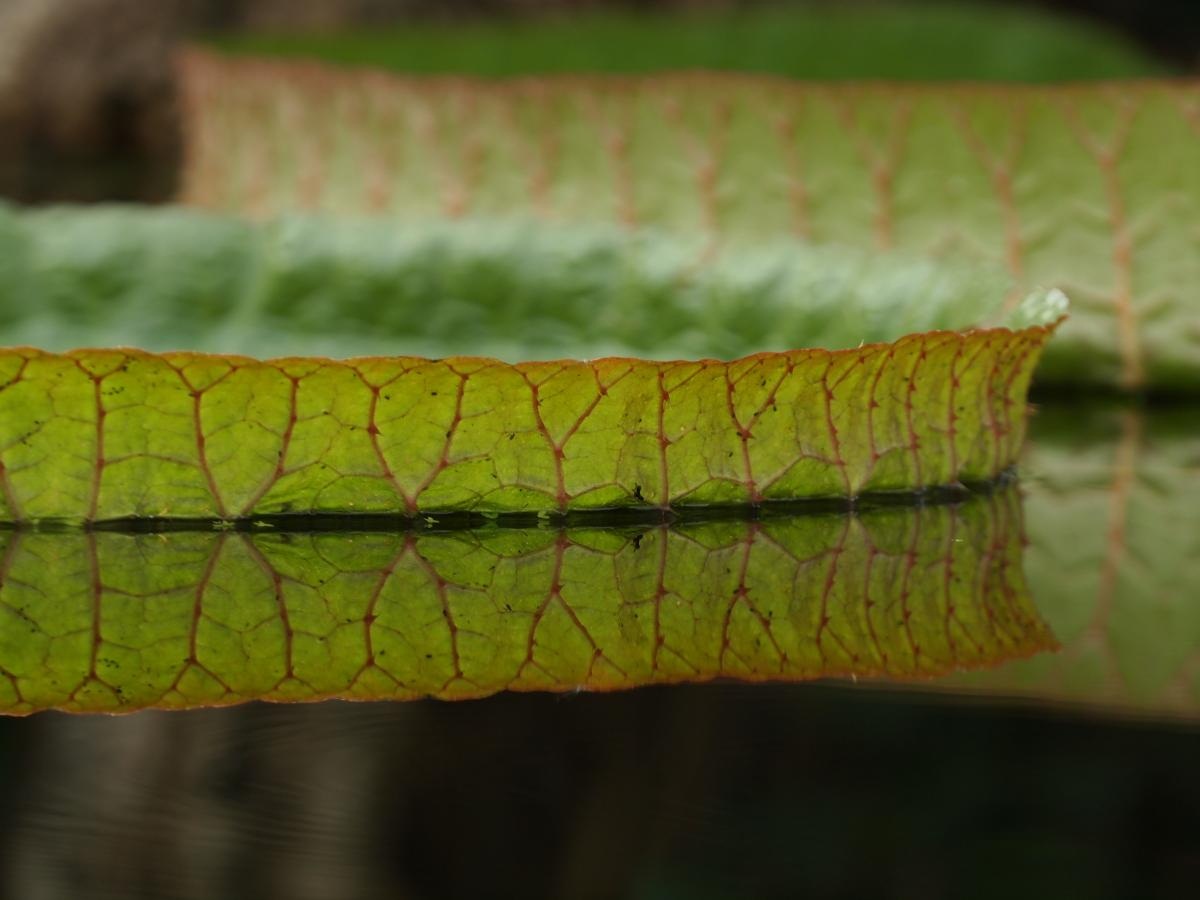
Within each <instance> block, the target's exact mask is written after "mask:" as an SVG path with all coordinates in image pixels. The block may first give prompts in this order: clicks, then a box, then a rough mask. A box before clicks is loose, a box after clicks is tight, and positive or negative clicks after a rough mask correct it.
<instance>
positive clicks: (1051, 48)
mask: <svg viewBox="0 0 1200 900" xmlns="http://www.w3.org/2000/svg"><path fill="white" fill-rule="evenodd" d="M213 43H214V45H215V46H217V47H219V48H220V49H221V50H222V51H224V52H227V53H233V54H238V55H251V56H286V57H301V58H310V59H323V60H328V61H330V62H338V63H349V64H353V65H361V66H374V67H380V68H387V69H394V70H397V71H403V72H421V73H430V74H435V73H449V72H455V73H464V74H472V75H487V76H512V75H531V74H543V73H550V72H562V73H569V72H625V73H633V72H657V71H662V70H665V69H730V70H739V71H748V72H762V73H768V74H774V75H785V76H788V77H791V78H808V79H814V80H816V79H820V80H826V79H845V78H853V79H862V78H878V79H912V80H923V81H929V80H943V79H960V80H973V81H993V80H999V81H1061V80H1064V79H1083V78H1133V77H1138V76H1147V75H1156V74H1162V70H1161V67H1160V66H1159V65H1158V64H1157V63H1155V62H1154V61H1153V60H1151V59H1150V58H1149V57H1148V56H1147V55H1145V54H1144V53H1143V52H1141V51H1140V50H1139V49H1138V48H1136V47H1135V46H1133V45H1132V44H1130V43H1128V42H1126V41H1125V40H1123V39H1122V38H1121V37H1119V36H1117V35H1115V34H1112V33H1109V32H1107V31H1105V30H1103V29H1101V28H1097V27H1095V26H1092V25H1091V24H1089V23H1087V22H1085V21H1082V20H1072V19H1064V18H1058V17H1055V16H1052V15H1049V14H1047V13H1043V12H1040V11H1038V10H1035V9H1019V10H1017V9H1004V8H1000V7H997V6H990V5H988V4H986V3H982V4H981V3H970V4H963V3H955V4H949V3H942V4H924V3H904V4H903V5H890V4H880V5H875V4H869V5H868V4H855V5H853V6H852V7H850V8H846V7H839V6H837V5H834V4H821V5H815V4H801V3H795V2H793V3H790V4H788V5H786V6H784V5H781V4H776V5H767V6H763V5H759V6H757V7H756V6H750V7H748V8H745V9H738V10H724V11H717V12H709V11H693V12H690V13H680V12H678V11H676V12H673V13H671V14H670V15H661V14H660V15H650V14H642V15H629V14H620V13H613V12H607V13H599V14H597V13H592V14H579V15H572V16H570V17H563V18H541V19H534V20H518V21H508V22H495V21H492V22H487V21H481V22H469V21H468V22H462V21H457V22H454V23H453V24H443V25H438V24H427V23H408V24H406V25H405V26H403V27H398V28H383V29H380V28H373V29H371V30H369V31H367V30H357V31H338V32H313V33H277V34H263V33H259V34H255V33H243V34H237V35H231V36H228V37H222V38H219V39H215V40H214V41H213Z"/></svg>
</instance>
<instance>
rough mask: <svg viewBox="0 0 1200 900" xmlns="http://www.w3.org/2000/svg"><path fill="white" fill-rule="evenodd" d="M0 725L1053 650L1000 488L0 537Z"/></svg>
mask: <svg viewBox="0 0 1200 900" xmlns="http://www.w3.org/2000/svg"><path fill="white" fill-rule="evenodd" d="M0 540H2V541H3V543H4V555H3V568H2V569H0V577H2V582H0V674H2V675H3V677H2V678H0V694H2V695H3V706H4V708H5V709H7V710H8V711H9V712H15V713H22V712H30V711H34V710H37V709H44V708H52V707H53V708H64V709H76V710H130V709H136V708H140V707H145V706H151V705H161V706H169V707H188V706H196V705H209V704H229V703H236V702H239V701H242V700H245V699H249V698H254V697H264V698H269V699H278V700H298V699H316V698H320V697H328V696H345V697H357V698H408V697H417V696H422V695H426V694H433V695H436V696H441V697H470V696H480V695H486V694H490V693H493V692H495V691H498V690H502V689H516V690H571V689H575V688H584V689H595V690H607V689H615V688H624V687H633V686H637V685H644V684H653V683H666V682H678V681H700V680H707V679H711V678H714V677H733V678H741V679H748V680H756V681H757V680H784V681H795V680H808V679H814V678H821V677H826V676H843V677H845V676H852V677H858V676H870V677H884V678H892V679H912V678H928V677H933V676H937V675H941V674H944V673H946V672H950V671H954V670H957V669H960V668H977V667H980V666H989V665H994V664H996V663H999V662H1001V661H1003V660H1005V659H1009V658H1011V657H1014V656H1027V655H1029V654H1031V653H1035V652H1037V651H1038V650H1041V649H1045V648H1047V647H1048V646H1050V645H1052V644H1053V639H1052V638H1051V636H1050V633H1049V632H1048V631H1047V630H1046V628H1045V627H1044V626H1043V625H1042V623H1041V620H1040V619H1039V617H1038V616H1037V614H1036V612H1035V611H1034V608H1033V607H1032V606H1031V604H1030V601H1029V597H1028V595H1027V592H1026V588H1025V584H1024V579H1023V576H1022V574H1021V566H1020V554H1021V532H1020V507H1019V500H1018V498H1017V494H1016V490H1015V489H1014V488H1008V489H1005V490H1003V491H1000V492H998V493H996V494H993V495H990V496H976V497H972V498H971V499H970V500H968V501H966V502H963V503H961V504H959V505H945V506H928V507H887V508H880V509H876V510H872V511H867V512H864V513H861V514H859V515H857V516H843V515H812V516H805V517H798V518H771V519H766V520H763V521H760V522H755V523H748V522H737V521H714V522H709V523H705V524H691V525H686V526H681V527H679V528H674V529H673V528H666V527H656V528H649V529H645V530H637V529H633V530H624V531H621V532H614V531H600V530H594V529H572V530H567V531H556V530H550V529H540V530H532V531H531V530H517V529H511V530H509V529H500V528H492V529H489V530H487V531H483V532H469V531H463V532H444V533H408V534H372V533H361V532H360V533H325V534H313V533H305V534H297V533H276V534H272V533H255V534H245V533H241V532H236V533H219V534H218V533H211V532H171V533H165V534H158V535H152V534H142V535H135V534H123V533H113V532H103V531H102V532H76V531H68V532H60V533H36V532H6V533H3V534H2V535H0Z"/></svg>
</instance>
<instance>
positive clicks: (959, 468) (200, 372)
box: [0, 325, 1054, 523]
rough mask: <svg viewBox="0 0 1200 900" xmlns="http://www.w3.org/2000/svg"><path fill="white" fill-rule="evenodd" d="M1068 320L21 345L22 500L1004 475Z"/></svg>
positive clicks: (3, 356)
mask: <svg viewBox="0 0 1200 900" xmlns="http://www.w3.org/2000/svg"><path fill="white" fill-rule="evenodd" d="M1053 328H1054V326H1053V325H1031V326H1030V327H1027V328H1025V329H1022V330H1010V329H992V330H982V331H971V332H965V333H956V332H932V333H928V334H921V335H910V336H906V337H903V338H901V339H900V340H898V341H896V342H894V343H892V344H875V345H864V346H862V347H859V348H856V349H853V350H842V351H825V350H800V351H792V352H787V353H764V354H757V355H754V356H750V357H746V358H744V359H740V360H737V361H734V362H729V363H725V362H718V361H715V360H703V361H698V362H661V363H660V362H648V361H643V360H634V359H623V358H612V359H601V360H595V361H592V362H571V361H556V362H544V363H521V364H518V365H510V364H507V363H502V362H499V361H497V360H491V359H482V358H473V357H458V358H449V359H443V360H426V359H419V358H405V357H379V358H363V359H356V360H348V361H334V360H328V359H313V358H307V359H306V358H298V359H282V360H275V361H269V362H261V361H257V360H253V359H249V358H244V357H225V356H207V355H201V354H189V353H176V354H163V355H155V354H150V353H144V352H140V351H132V350H130V351H121V350H82V351H74V352H71V353H67V354H52V353H45V352H42V351H38V350H22V349H17V350H5V351H0V521H9V522H40V521H47V520H50V521H64V522H74V523H80V522H82V523H86V522H95V521H103V520H113V519H126V518H139V517H159V518H198V519H222V520H228V519H237V518H246V517H254V516H263V515H279V514H311V513H399V514H406V515H416V514H419V513H438V512H461V511H474V512H483V513H502V512H521V511H529V512H546V513H552V512H567V511H574V510H584V509H606V508H614V507H650V508H655V507H656V508H659V509H667V508H671V507H676V506H685V505H713V504H757V503H761V502H763V501H768V500H776V499H781V500H790V499H797V498H806V497H849V498H853V497H857V496H859V495H861V494H864V493H871V492H892V491H917V490H921V489H924V488H928V487H935V486H943V485H953V484H958V483H971V482H982V481H988V480H990V479H993V478H995V477H996V476H998V475H999V474H1001V473H1002V472H1003V471H1005V470H1006V469H1007V468H1009V467H1010V466H1011V465H1012V464H1013V463H1014V462H1015V461H1016V458H1017V454H1018V452H1019V450H1020V447H1021V442H1022V439H1023V435H1024V427H1025V396H1026V393H1027V390H1028V385H1029V381H1030V377H1031V375H1032V372H1033V369H1034V366H1035V365H1036V363H1037V359H1038V356H1039V354H1040V351H1041V348H1042V346H1043V344H1044V343H1045V341H1046V340H1047V338H1048V337H1049V336H1050V334H1051V333H1052V331H1053Z"/></svg>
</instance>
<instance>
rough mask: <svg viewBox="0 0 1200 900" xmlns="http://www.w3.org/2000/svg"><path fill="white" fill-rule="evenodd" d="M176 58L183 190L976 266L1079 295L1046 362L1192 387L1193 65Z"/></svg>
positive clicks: (211, 197) (206, 200)
mask: <svg viewBox="0 0 1200 900" xmlns="http://www.w3.org/2000/svg"><path fill="white" fill-rule="evenodd" d="M183 75H184V77H183V89H184V93H185V96H186V97H187V104H186V109H187V110H188V113H189V121H188V128H187V132H188V143H189V146H188V160H187V165H186V166H185V173H184V190H183V197H184V200H185V202H188V203H194V204H198V205H203V206H206V207H208V208H213V209H221V210H227V211H237V212H242V213H248V214H251V215H258V216H262V215H276V214H279V213H292V212H297V211H323V212H328V213H333V214H343V215H344V214H352V215H353V214H360V215H361V214H376V215H387V216H389V217H398V218H402V219H409V220H414V221H422V220H428V219H430V218H436V217H447V218H457V219H467V220H474V219H487V218H495V217H511V216H525V217H530V218H537V219H543V220H548V221H552V222H555V223H559V222H563V223H571V222H583V223H587V224H592V225H595V224H598V223H604V222H609V223H612V222H616V223H620V224H623V225H624V226H626V227H628V228H630V229H635V228H636V229H641V228H645V227H651V228H654V229H661V230H665V231H668V232H678V233H684V234H700V235H704V236H706V237H707V238H709V245H710V247H713V248H715V247H717V246H720V245H722V244H728V245H744V244H747V243H748V244H750V245H754V244H756V243H760V242H762V241H763V240H773V239H777V238H780V237H787V236H792V237H796V238H799V239H802V240H805V241H818V242H828V243H834V244H845V245H849V246H856V247H861V248H869V249H872V250H890V249H895V250H899V251H903V252H906V253H910V254H914V255H920V256H933V257H938V258H945V257H958V258H966V259H971V260H974V261H987V262H989V263H991V264H993V265H996V266H999V267H1003V268H1005V269H1007V271H1008V273H1009V274H1010V276H1011V277H1012V278H1013V279H1014V280H1015V281H1016V282H1017V283H1019V284H1049V285H1055V286H1058V287H1061V288H1063V289H1064V290H1065V291H1067V293H1068V294H1070V295H1071V296H1072V298H1073V299H1074V300H1076V315H1075V317H1074V319H1073V320H1072V321H1071V323H1070V324H1069V325H1068V326H1067V328H1066V330H1065V332H1064V340H1063V341H1061V342H1060V343H1059V344H1058V345H1056V347H1055V348H1054V350H1053V351H1052V353H1051V354H1050V356H1049V357H1048V359H1047V365H1046V367H1045V371H1044V372H1043V377H1045V378H1047V379H1055V380H1060V381H1069V382H1080V381H1083V382H1105V383H1109V384H1119V385H1121V386H1123V387H1126V388H1136V387H1140V386H1143V385H1145V384H1148V383H1149V384H1158V385H1161V384H1170V385H1189V386H1192V387H1194V386H1195V385H1196V384H1197V383H1198V382H1200V335H1198V333H1197V331H1196V328H1195V310H1196V293H1195V291H1196V287H1195V286H1196V284H1198V283H1200V254H1197V253H1196V245H1195V237H1194V235H1195V231H1196V223H1197V221H1198V219H1200V205H1198V203H1197V198H1200V166H1197V165H1196V162H1195V161H1196V159H1197V156H1198V153H1197V150H1198V148H1200V105H1198V104H1197V96H1196V91H1195V89H1194V86H1191V85H1186V84H1174V83H1170V82H1161V83H1155V82H1131V83H1126V84H1120V85H1116V84H1104V85H1099V86H1095V87H1092V86H1081V85H1069V86H1055V87H1045V88H1043V87H1020V86H1008V87H1005V88H996V87H979V86H967V87H964V86H961V85H958V86H927V85H923V86H904V85H886V86H880V85H869V84H868V85H835V86H828V85H824V86H814V85H811V84H804V83H789V82H786V81H778V80H769V79H762V78H755V77H752V76H741V75H732V74H728V75H718V74H711V73H709V74H700V75H697V74H684V75H662V76H650V77H633V78H625V79H622V78H612V79H605V78H595V77H592V78H589V77H563V78H542V79H523V80H516V81H510V82H486V81H471V80H464V79H441V80H438V79H433V80H430V79H407V80H406V79H403V78H399V77H394V76H387V75H381V74H380V73H377V72H363V71H353V70H339V69H336V68H332V67H321V66H320V65H316V64H311V63H308V64H295V63H272V62H265V61H262V60H229V59H221V58H220V57H218V56H215V55H210V54H193V55H191V56H189V57H188V58H187V59H186V60H185V64H184V66H183ZM300 135H302V136H303V137H302V138H299V137H298V136H300ZM1080 210H1088V211H1089V214H1087V215H1080ZM1093 213H1094V214H1093ZM704 262H705V257H704V255H703V254H700V255H698V256H697V259H696V265H697V267H702V266H703V264H704ZM1019 293H1020V292H1014V293H1013V297H1014V298H1015V297H1017V296H1019ZM910 302H911V301H910ZM989 312H991V310H990V309H984V310H979V315H980V316H983V315H986V314H987V313H989ZM756 349H757V348H756Z"/></svg>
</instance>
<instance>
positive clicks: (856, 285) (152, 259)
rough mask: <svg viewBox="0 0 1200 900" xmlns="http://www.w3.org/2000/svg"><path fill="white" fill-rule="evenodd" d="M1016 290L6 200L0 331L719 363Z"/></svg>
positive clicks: (850, 265) (593, 229)
mask: <svg viewBox="0 0 1200 900" xmlns="http://www.w3.org/2000/svg"><path fill="white" fill-rule="evenodd" d="M701 260H704V265H702V266H698V265H697V263H698V262H699V261H701ZM1012 287H1013V285H1012V282H1011V279H1010V278H1008V276H1007V275H1006V274H1005V273H1004V272H1003V271H1001V270H990V269H988V268H987V267H981V266H977V265H973V264H971V265H967V264H956V263H954V262H953V261H934V260H925V259H919V258H917V259H914V258H911V257H906V256H903V255H901V254H873V253H864V252H861V251H855V250H852V249H846V248H828V247H809V246H797V245H795V244H793V243H790V242H784V241H775V242H771V243H764V244H763V245H760V246H757V247H754V248H741V249H738V250H737V251H733V250H725V251H721V252H716V253H713V252H711V248H709V247H708V246H707V242H706V241H705V239H704V238H703V237H695V236H693V237H690V238H689V237H687V236H681V235H676V234H671V233H666V232H650V231H639V232H636V233H629V232H625V231H623V230H621V229H620V228H617V227H614V226H611V225H609V226H604V225H597V226H585V225H578V226H572V227H569V228H566V227H562V226H556V225H551V224H548V223H544V222H519V223H514V222H504V221H475V220H470V221H460V222H447V221H439V220H428V221H423V222H413V223H403V224H399V225H397V224H393V223H381V222H378V221H371V220H360V219H350V220H345V219H338V218H330V217H289V218H286V219H281V220H278V221H273V222H269V223H265V224H261V225H252V224H249V223H246V222H243V221H239V220H238V219H235V218H231V217H226V216H218V215H213V214H208V213H204V212H199V211H195V210H189V209H185V208H179V207H166V208H151V207H117V206H110V207H63V208H47V209H36V210H22V211H18V210H16V209H14V208H4V207H0V327H2V328H3V330H4V331H3V333H4V338H5V341H6V342H7V343H8V344H10V345H12V344H28V345H30V346H37V347H42V348H44V349H48V350H70V349H73V348H75V347H79V346H85V345H91V346H97V345H107V346H135V347H141V348H142V349H146V350H158V351H164V350H195V351H202V352H223V353H245V354H250V355H255V356H263V355H278V356H334V357H346V356H358V355H368V354H378V355H413V356H428V357H443V356H455V355H464V354H471V355H482V356H495V357H498V358H500V359H504V360H507V361H509V362H521V361H525V360H530V359H556V358H562V357H573V358H581V359H586V358H594V357H597V356H605V355H629V356H639V357H648V358H655V359H678V358H682V359H700V358H704V357H715V358H721V359H732V358H734V357H737V356H743V355H745V354H746V353H749V352H754V351H763V350H790V349H795V348H798V347H824V348H827V349H841V348H850V347H856V346H858V345H859V344H861V343H864V342H872V341H890V340H894V339H895V338H896V337H898V336H899V335H902V334H909V333H915V332H921V331H932V330H937V329H955V330H957V329H963V328H967V327H971V326H983V325H995V324H1010V321H1011V320H1009V321H1001V320H1002V318H1004V317H1003V315H1002V312H1001V307H1002V305H1003V299H1004V297H1005V295H1006V294H1007V293H1008V292H1009V291H1011V290H1012ZM431 298H432V300H431ZM914 298H919V299H920V302H913V301H914Z"/></svg>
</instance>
